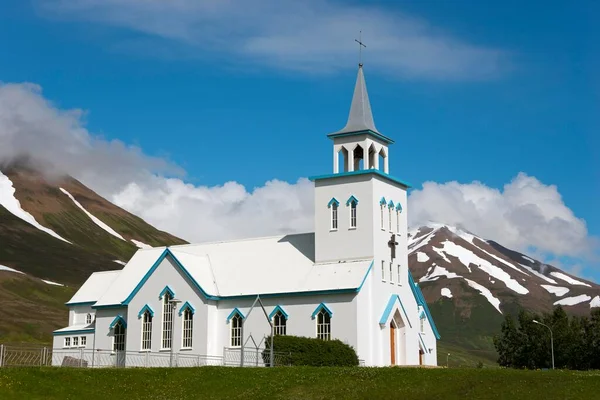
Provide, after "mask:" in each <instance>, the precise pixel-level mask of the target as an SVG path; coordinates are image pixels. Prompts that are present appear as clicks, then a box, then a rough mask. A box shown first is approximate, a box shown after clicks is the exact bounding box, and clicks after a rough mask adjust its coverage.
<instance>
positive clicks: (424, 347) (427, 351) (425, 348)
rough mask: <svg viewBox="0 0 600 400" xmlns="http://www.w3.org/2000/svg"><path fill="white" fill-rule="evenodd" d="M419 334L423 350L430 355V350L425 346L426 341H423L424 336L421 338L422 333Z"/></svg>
mask: <svg viewBox="0 0 600 400" xmlns="http://www.w3.org/2000/svg"><path fill="white" fill-rule="evenodd" d="M417 334H418V335H419V339H421V344H422V345H423V349H424V350H425V353H429V350H428V349H427V346H426V345H425V341H424V340H423V336H421V332H417Z"/></svg>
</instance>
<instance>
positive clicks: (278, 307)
mask: <svg viewBox="0 0 600 400" xmlns="http://www.w3.org/2000/svg"><path fill="white" fill-rule="evenodd" d="M277 311H280V312H281V314H283V316H284V317H285V319H288V313H286V312H285V310H284V309H283V308H281V306H280V305H277V306H275V308H274V309H273V311H271V314H269V319H273V316H275V314H277Z"/></svg>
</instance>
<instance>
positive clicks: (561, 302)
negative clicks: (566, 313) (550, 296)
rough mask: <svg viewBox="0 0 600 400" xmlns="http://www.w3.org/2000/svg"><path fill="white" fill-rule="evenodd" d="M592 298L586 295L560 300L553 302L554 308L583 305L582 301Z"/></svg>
mask: <svg viewBox="0 0 600 400" xmlns="http://www.w3.org/2000/svg"><path fill="white" fill-rule="evenodd" d="M591 298H592V297H591V296H588V295H587V294H580V295H579V296H573V297H565V298H564V299H560V300H558V301H555V302H554V305H555V306H559V305H560V306H574V305H576V304H579V303H583V302H584V301H588V300H590V299H591Z"/></svg>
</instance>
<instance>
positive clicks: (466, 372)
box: [0, 367, 600, 400]
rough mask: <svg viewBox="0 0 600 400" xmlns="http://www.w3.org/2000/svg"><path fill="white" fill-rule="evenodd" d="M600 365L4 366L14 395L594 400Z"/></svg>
mask: <svg viewBox="0 0 600 400" xmlns="http://www.w3.org/2000/svg"><path fill="white" fill-rule="evenodd" d="M599 393H600V371H594V372H574V371H520V370H506V369H499V368H495V369H485V368H483V369H452V368H450V369H445V368H439V369H420V368H325V367H323V368H310V367H287V368H286V367H283V368H233V367H229V368H227V367H202V368H173V369H167V368H162V369H102V370H100V369H98V370H90V369H69V368H0V398H2V399H3V400H9V399H30V400H33V399H85V400H92V399H128V400H129V399H169V400H175V399H246V400H251V399H395V398H404V399H419V400H420V399H461V400H464V399H486V400H487V399H511V400H512V399H527V400H536V399H543V400H548V399H594V398H598V394H599Z"/></svg>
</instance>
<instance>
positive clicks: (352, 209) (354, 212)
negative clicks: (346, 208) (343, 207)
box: [350, 200, 358, 229]
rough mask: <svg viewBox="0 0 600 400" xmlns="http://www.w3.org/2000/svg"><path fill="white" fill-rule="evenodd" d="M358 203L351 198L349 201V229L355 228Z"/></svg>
mask: <svg viewBox="0 0 600 400" xmlns="http://www.w3.org/2000/svg"><path fill="white" fill-rule="evenodd" d="M357 208H358V204H357V203H356V201H355V200H352V201H351V202H350V229H356V225H357V222H358V221H357V219H356V218H357V215H358V211H357Z"/></svg>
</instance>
